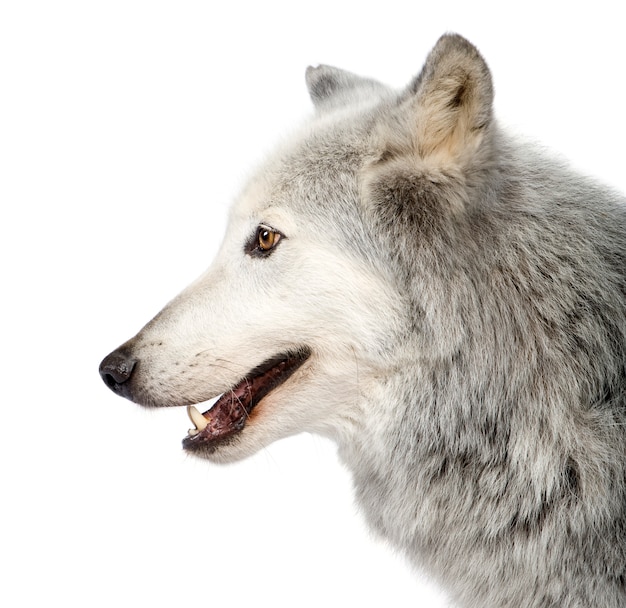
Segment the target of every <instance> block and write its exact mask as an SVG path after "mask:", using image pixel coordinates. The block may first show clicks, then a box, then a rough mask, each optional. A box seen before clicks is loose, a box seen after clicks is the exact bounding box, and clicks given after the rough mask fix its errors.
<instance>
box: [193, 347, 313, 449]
mask: <svg viewBox="0 0 626 608" xmlns="http://www.w3.org/2000/svg"><path fill="white" fill-rule="evenodd" d="M310 356H311V349H310V348H308V347H300V348H297V349H294V350H290V351H288V352H285V353H282V354H280V355H276V356H274V357H272V358H271V359H268V360H267V361H264V362H263V363H261V364H260V365H258V366H257V367H255V368H254V369H253V370H251V371H250V372H249V373H248V374H246V376H245V377H244V378H242V380H241V381H240V382H238V383H237V384H236V385H235V386H233V387H232V388H231V389H230V391H228V392H226V393H224V394H223V395H222V396H221V397H220V398H219V399H218V400H217V401H216V402H215V404H214V405H213V406H212V407H211V409H210V410H208V411H206V412H203V416H204V417H205V418H207V419H208V420H209V424H208V425H207V427H206V428H205V429H204V430H202V431H200V432H199V433H197V434H195V435H187V437H185V438H184V439H183V449H185V450H187V451H190V452H198V451H204V452H212V451H214V450H215V449H216V448H217V447H219V446H220V445H223V444H224V443H228V442H230V441H232V439H233V438H234V437H235V436H236V435H237V434H239V433H240V432H241V431H242V430H243V428H244V427H245V425H246V423H247V421H248V418H249V416H250V413H251V412H252V410H253V409H254V408H255V407H256V405H257V404H258V403H259V402H260V401H261V400H262V399H263V398H264V397H266V396H267V395H268V394H269V393H270V392H271V391H273V390H274V389H275V388H277V387H278V386H280V385H281V384H283V383H284V382H285V381H286V380H287V379H288V378H290V377H291V375H292V374H293V373H294V372H295V371H296V370H297V369H299V368H300V367H301V366H302V364H303V363H304V362H305V361H306V360H307V359H308V358H309V357H310Z"/></svg>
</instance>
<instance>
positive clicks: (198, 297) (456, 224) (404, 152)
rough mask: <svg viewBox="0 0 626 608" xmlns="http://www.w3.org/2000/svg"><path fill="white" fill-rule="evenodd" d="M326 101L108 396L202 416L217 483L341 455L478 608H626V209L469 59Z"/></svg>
mask: <svg viewBox="0 0 626 608" xmlns="http://www.w3.org/2000/svg"><path fill="white" fill-rule="evenodd" d="M306 81H307V85H308V89H309V92H310V96H311V98H312V101H313V105H314V112H313V114H312V116H311V117H309V118H308V119H307V121H306V122H305V124H304V125H302V126H301V127H300V128H299V130H297V131H296V132H295V133H293V134H292V136H291V137H289V138H288V139H287V140H286V141H284V142H282V143H281V144H280V145H279V146H278V148H277V150H276V151H275V152H274V153H273V154H272V155H270V156H269V157H268V158H267V160H266V161H265V162H264V163H263V165H262V166H261V167H260V168H259V170H258V172H257V173H256V175H255V176H254V177H252V179H251V180H250V181H249V182H248V183H247V185H246V186H245V187H244V189H243V191H242V192H241V195H240V196H239V197H238V198H237V200H236V201H235V203H234V205H233V207H232V209H231V212H230V216H229V220H228V226H227V230H226V234H225V237H224V240H223V242H222V245H221V248H220V249H219V252H218V253H217V256H216V258H215V260H214V262H213V263H212V265H211V266H210V268H209V269H208V270H207V271H206V273H205V274H203V275H202V276H201V277H200V278H198V279H197V280H196V281H195V282H194V283H193V284H192V285H190V286H189V287H188V288H186V289H185V290H184V291H183V292H182V293H181V294H180V295H178V296H177V297H176V298H175V299H174V300H172V301H171V302H170V303H169V304H168V305H167V306H165V308H164V309H163V310H162V311H161V312H160V313H159V314H158V315H157V316H156V317H155V318H154V319H152V320H151V321H150V322H149V323H148V324H147V325H146V326H145V327H144V328H143V329H142V330H141V331H140V332H139V333H138V334H137V335H136V336H135V337H134V338H132V339H130V340H129V341H128V342H126V343H125V344H123V345H122V346H121V347H119V348H118V349H116V350H115V351H113V352H112V353H111V354H109V355H108V356H107V357H106V358H105V359H104V360H103V361H102V363H101V365H100V374H101V375H102V378H103V380H104V382H105V383H106V384H107V386H108V387H109V388H110V389H112V390H113V391H114V392H115V393H117V394H119V395H121V396H123V397H126V398H128V399H131V400H132V401H135V402H137V403H139V404H141V405H144V406H155V407H169V406H187V408H188V412H189V415H190V417H191V419H192V421H193V428H192V429H191V430H190V431H189V432H188V434H187V436H186V437H185V438H184V440H183V447H184V449H185V450H187V451H188V452H190V453H193V454H197V455H198V456H202V457H205V458H207V459H209V460H211V461H214V462H220V463H221V462H231V461H235V460H238V459H242V458H244V457H247V456H249V455H251V454H254V453H255V452H257V451H259V450H261V449H262V448H264V447H265V446H267V445H269V444H270V443H272V442H273V441H276V440H278V439H281V438H283V437H287V436H289V435H293V434H296V433H300V432H311V433H318V434H321V435H324V436H326V437H330V438H332V439H333V440H334V441H335V442H336V444H337V446H338V453H339V456H340V458H341V460H342V461H343V463H345V465H346V467H347V468H348V469H349V470H350V472H351V474H352V478H353V482H354V491H355V495H356V498H357V502H358V504H359V505H360V507H361V509H362V512H363V513H364V516H365V518H366V519H367V522H368V523H369V525H370V526H371V528H372V529H373V530H375V531H376V532H377V533H379V534H380V535H382V536H383V537H384V538H386V539H387V540H388V541H389V542H390V543H391V544H392V545H393V546H395V547H396V548H398V549H399V550H401V551H402V552H404V554H406V555H407V556H408V558H409V560H410V561H411V562H412V563H413V564H414V565H415V566H416V567H418V568H421V569H423V570H424V571H426V572H427V573H429V574H430V575H431V576H432V577H434V578H435V579H436V580H437V581H439V582H440V584H441V585H443V586H444V587H445V588H446V589H447V590H448V592H449V594H450V597H452V598H453V600H454V601H456V602H457V603H458V605H459V606H464V607H490V608H493V607H502V608H504V607H515V608H520V607H524V608H548V607H557V606H558V607H559V608H574V607H576V608H581V607H591V606H601V607H602V608H618V607H622V608H623V607H624V606H626V368H625V363H626V200H625V198H624V197H623V196H622V195H620V194H618V193H616V192H613V191H612V190H611V189H609V188H607V187H604V186H602V185H600V184H599V183H597V182H596V181H595V180H593V179H590V178H588V177H585V176H582V175H579V174H578V173H577V172H575V171H574V170H572V169H571V168H570V167H569V165H568V164H567V163H565V162H563V161H561V160H560V159H557V158H554V157H552V156H551V155H549V154H548V153H546V152H545V151H543V150H542V149H540V148H538V147H537V146H535V145H532V144H529V143H527V142H525V141H522V140H520V139H519V138H517V137H512V136H510V135H509V134H507V132H506V131H505V130H504V129H502V128H501V127H500V126H499V124H498V122H497V120H496V118H495V116H494V111H493V96H494V93H493V85H492V79H491V74H490V71H489V68H488V66H487V64H486V63H485V61H484V59H483V58H482V56H481V54H480V53H479V52H478V50H477V49H476V48H475V47H474V46H473V45H472V44H470V43H469V42H468V41H467V40H465V39H464V38H462V37H460V36H458V35H456V34H446V35H444V36H443V37H442V38H440V39H439V41H438V42H437V43H436V45H435V46H434V48H433V50H432V51H431V52H430V54H429V55H428V57H427V59H426V61H425V64H424V66H423V68H422V70H421V72H420V73H419V74H418V75H417V77H415V78H414V79H413V80H412V81H411V82H410V83H409V85H408V86H407V87H406V88H405V89H403V90H400V91H397V90H393V89H391V88H389V87H387V86H385V85H383V84H381V83H379V82H378V81H376V80H372V79H369V78H363V77H360V76H357V75H354V74H352V73H349V72H346V71H343V70H339V69H337V68H333V67H329V66H319V67H315V68H308V70H307V72H306ZM216 397H217V399H216V400H215V401H214V403H213V404H212V405H211V406H210V407H209V405H210V404H205V405H202V404H203V403H204V402H205V401H207V400H211V399H215V398H216Z"/></svg>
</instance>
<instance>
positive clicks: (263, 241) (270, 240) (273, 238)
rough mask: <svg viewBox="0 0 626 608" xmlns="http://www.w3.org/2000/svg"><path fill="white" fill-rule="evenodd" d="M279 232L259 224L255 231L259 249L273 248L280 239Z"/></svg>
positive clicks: (267, 249)
mask: <svg viewBox="0 0 626 608" xmlns="http://www.w3.org/2000/svg"><path fill="white" fill-rule="evenodd" d="M280 237H281V234H280V232H276V231H275V230H272V229H271V228H267V227H266V226H259V227H258V228H257V232H256V240H257V247H258V248H259V250H260V251H269V250H270V249H273V248H274V247H276V245H277V244H278V241H280Z"/></svg>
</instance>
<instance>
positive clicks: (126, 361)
mask: <svg viewBox="0 0 626 608" xmlns="http://www.w3.org/2000/svg"><path fill="white" fill-rule="evenodd" d="M136 363H137V360H136V359H132V358H131V357H129V356H127V355H126V354H125V353H124V352H122V351H119V350H116V351H113V352H112V353H111V354H110V355H107V356H106V357H105V358H104V359H103V360H102V363H100V376H101V377H102V380H103V381H104V383H105V384H106V385H107V386H108V387H109V388H110V389H111V390H112V391H113V392H115V393H118V394H120V395H122V396H123V397H127V398H128V399H131V398H132V397H131V391H130V383H129V382H128V381H129V380H130V377H131V375H132V373H133V370H134V369H135V365H136Z"/></svg>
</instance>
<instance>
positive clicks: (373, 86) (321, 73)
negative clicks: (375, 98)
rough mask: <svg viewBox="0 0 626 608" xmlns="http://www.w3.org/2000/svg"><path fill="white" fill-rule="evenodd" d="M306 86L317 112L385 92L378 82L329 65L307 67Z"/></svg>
mask: <svg viewBox="0 0 626 608" xmlns="http://www.w3.org/2000/svg"><path fill="white" fill-rule="evenodd" d="M306 84H307V87H308V89H309V95H310V96H311V99H312V100H313V105H314V106H315V108H316V109H317V110H319V111H323V110H328V109H331V108H337V107H341V106H345V105H348V104H352V103H357V102H358V101H361V100H364V99H366V98H368V97H372V94H376V93H378V95H380V93H382V92H384V91H386V90H387V87H385V86H384V85H383V84H381V83H380V82H378V81H376V80H373V79H371V78H363V77H361V76H357V75H356V74H352V73H351V72H347V71H345V70H340V69H339V68H334V67H331V66H329V65H319V66H317V67H313V66H309V67H308V68H307V70H306Z"/></svg>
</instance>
